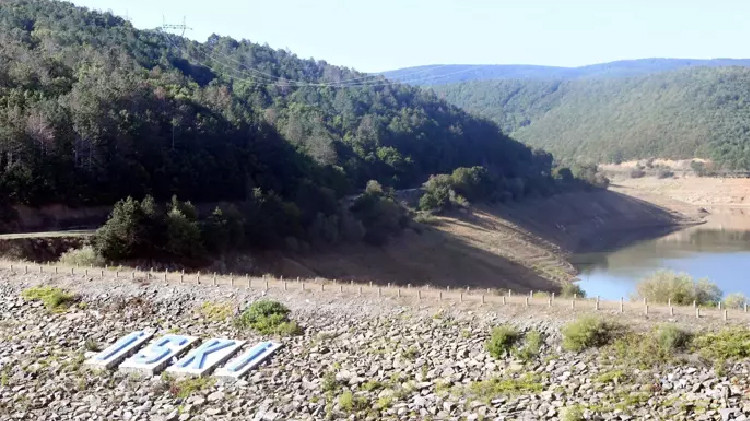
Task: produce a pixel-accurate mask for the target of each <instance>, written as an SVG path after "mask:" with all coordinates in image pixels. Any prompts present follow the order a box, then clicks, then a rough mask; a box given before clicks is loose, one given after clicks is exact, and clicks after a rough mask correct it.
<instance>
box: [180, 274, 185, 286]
mask: <svg viewBox="0 0 750 421" xmlns="http://www.w3.org/2000/svg"><path fill="white" fill-rule="evenodd" d="M184 282H185V275H183V274H180V285H182V284H183V283H184Z"/></svg>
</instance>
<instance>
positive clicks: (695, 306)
mask: <svg viewBox="0 0 750 421" xmlns="http://www.w3.org/2000/svg"><path fill="white" fill-rule="evenodd" d="M693 308H698V306H697V305H696V304H695V300H693Z"/></svg>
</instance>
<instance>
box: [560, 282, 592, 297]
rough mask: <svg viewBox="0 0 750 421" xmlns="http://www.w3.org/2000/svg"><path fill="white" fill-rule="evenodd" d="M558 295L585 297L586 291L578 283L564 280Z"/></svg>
mask: <svg viewBox="0 0 750 421" xmlns="http://www.w3.org/2000/svg"><path fill="white" fill-rule="evenodd" d="M560 296H561V297H563V298H573V297H578V298H586V291H584V290H583V288H581V286H580V285H578V284H576V283H573V282H566V283H564V284H563V286H562V289H561V290H560Z"/></svg>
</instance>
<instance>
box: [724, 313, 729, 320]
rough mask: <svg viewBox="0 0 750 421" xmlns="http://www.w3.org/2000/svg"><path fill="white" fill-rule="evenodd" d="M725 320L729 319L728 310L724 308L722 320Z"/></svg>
mask: <svg viewBox="0 0 750 421" xmlns="http://www.w3.org/2000/svg"><path fill="white" fill-rule="evenodd" d="M727 320H729V311H728V310H724V321H725V322H726V321H727Z"/></svg>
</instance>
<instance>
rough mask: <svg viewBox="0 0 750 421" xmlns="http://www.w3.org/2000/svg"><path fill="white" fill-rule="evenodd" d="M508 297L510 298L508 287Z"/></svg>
mask: <svg viewBox="0 0 750 421" xmlns="http://www.w3.org/2000/svg"><path fill="white" fill-rule="evenodd" d="M508 298H510V288H508Z"/></svg>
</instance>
